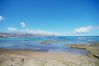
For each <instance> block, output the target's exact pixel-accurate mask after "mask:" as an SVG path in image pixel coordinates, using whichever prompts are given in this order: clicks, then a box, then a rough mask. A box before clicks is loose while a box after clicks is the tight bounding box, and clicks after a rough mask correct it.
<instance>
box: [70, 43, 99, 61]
mask: <svg viewBox="0 0 99 66" xmlns="http://www.w3.org/2000/svg"><path fill="white" fill-rule="evenodd" d="M69 47H71V48H79V49H85V50H86V51H88V52H90V55H92V56H93V57H95V58H97V59H99V43H91V44H81V45H80V44H72V45H69Z"/></svg>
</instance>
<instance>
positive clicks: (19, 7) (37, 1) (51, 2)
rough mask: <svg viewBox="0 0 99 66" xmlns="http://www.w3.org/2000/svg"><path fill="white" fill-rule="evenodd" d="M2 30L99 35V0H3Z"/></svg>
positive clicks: (0, 22)
mask: <svg viewBox="0 0 99 66" xmlns="http://www.w3.org/2000/svg"><path fill="white" fill-rule="evenodd" d="M0 32H28V33H42V34H58V35H67V36H70V35H71V36H75V35H80V36H89V35H90V36H99V1H98V0H0Z"/></svg>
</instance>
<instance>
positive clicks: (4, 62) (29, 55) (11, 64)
mask: <svg viewBox="0 0 99 66" xmlns="http://www.w3.org/2000/svg"><path fill="white" fill-rule="evenodd" d="M97 63H98V62H97V59H95V58H90V57H88V56H85V55H74V54H72V53H69V52H68V53H67V52H66V53H64V52H51V51H50V52H37V51H31V50H12V49H10V50H8V49H0V66H98V65H97Z"/></svg>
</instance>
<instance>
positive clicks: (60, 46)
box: [0, 36, 99, 54]
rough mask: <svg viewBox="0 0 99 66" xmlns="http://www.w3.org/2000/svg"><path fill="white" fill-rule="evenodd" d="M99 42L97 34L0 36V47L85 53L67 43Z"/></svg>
mask: <svg viewBox="0 0 99 66" xmlns="http://www.w3.org/2000/svg"><path fill="white" fill-rule="evenodd" d="M91 42H99V37H98V36H45V37H44V36H43V37H7V38H0V48H5V49H27V50H35V51H56V52H72V53H80V54H85V53H86V52H85V50H82V49H77V48H70V47H69V46H68V45H69V44H90V43H91Z"/></svg>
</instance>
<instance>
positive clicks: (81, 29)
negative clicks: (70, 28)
mask: <svg viewBox="0 0 99 66" xmlns="http://www.w3.org/2000/svg"><path fill="white" fill-rule="evenodd" d="M92 29H94V26H83V27H79V28H76V29H75V30H74V32H76V33H81V32H83V33H84V32H90V31H91V30H92Z"/></svg>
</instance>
